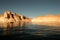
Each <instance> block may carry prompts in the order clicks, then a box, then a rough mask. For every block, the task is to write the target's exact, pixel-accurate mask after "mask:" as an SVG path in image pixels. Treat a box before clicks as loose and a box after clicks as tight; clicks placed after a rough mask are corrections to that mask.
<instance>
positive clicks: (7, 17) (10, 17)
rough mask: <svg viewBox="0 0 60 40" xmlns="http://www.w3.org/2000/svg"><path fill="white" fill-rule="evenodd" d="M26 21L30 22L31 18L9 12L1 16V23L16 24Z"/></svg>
mask: <svg viewBox="0 0 60 40" xmlns="http://www.w3.org/2000/svg"><path fill="white" fill-rule="evenodd" d="M26 20H29V18H27V17H25V16H23V15H20V14H16V13H13V12H11V11H9V10H7V11H5V12H4V14H3V15H0V23H8V22H9V23H14V22H20V21H26Z"/></svg>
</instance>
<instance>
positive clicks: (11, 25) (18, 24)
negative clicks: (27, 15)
mask: <svg viewBox="0 0 60 40" xmlns="http://www.w3.org/2000/svg"><path fill="white" fill-rule="evenodd" d="M24 25H25V23H24V22H23V21H21V22H14V23H0V28H1V27H2V28H10V27H13V28H14V27H18V26H20V27H22V26H24Z"/></svg>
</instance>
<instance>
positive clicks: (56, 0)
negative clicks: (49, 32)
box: [0, 0, 60, 18]
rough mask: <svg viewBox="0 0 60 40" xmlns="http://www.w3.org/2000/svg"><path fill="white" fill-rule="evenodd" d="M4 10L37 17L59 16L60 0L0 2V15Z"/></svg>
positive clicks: (11, 0)
mask: <svg viewBox="0 0 60 40" xmlns="http://www.w3.org/2000/svg"><path fill="white" fill-rule="evenodd" d="M6 10H10V11H12V12H15V13H18V14H22V15H25V16H26V17H31V18H34V17H37V16H41V15H46V14H53V15H55V14H60V0H0V14H1V13H4V12H5V11H6Z"/></svg>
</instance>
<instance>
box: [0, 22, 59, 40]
mask: <svg viewBox="0 0 60 40" xmlns="http://www.w3.org/2000/svg"><path fill="white" fill-rule="evenodd" d="M2 39H8V40H9V39H14V40H16V39H17V40H20V39H22V40H38V39H40V40H51V39H53V40H58V39H60V27H58V26H45V25H37V24H31V23H24V24H23V23H21V24H20V25H16V24H15V25H13V24H4V25H3V24H1V26H0V40H2Z"/></svg>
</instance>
